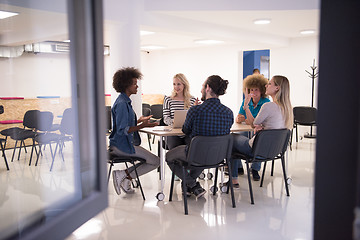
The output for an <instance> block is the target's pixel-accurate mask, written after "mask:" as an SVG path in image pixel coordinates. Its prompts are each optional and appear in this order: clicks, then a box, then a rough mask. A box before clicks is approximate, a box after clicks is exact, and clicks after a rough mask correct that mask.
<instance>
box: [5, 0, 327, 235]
mask: <svg viewBox="0 0 360 240" xmlns="http://www.w3.org/2000/svg"><path fill="white" fill-rule="evenodd" d="M30 5H31V6H30V9H31V13H30V16H31V21H29V22H28V23H27V24H29V25H28V26H31V27H28V28H25V30H23V31H22V33H23V36H21V35H17V34H11V33H2V35H3V36H4V37H2V38H1V41H2V43H1V45H4V46H12V47H16V46H22V45H27V44H32V43H39V42H44V41H56V42H63V41H65V40H68V38H69V36H68V29H67V21H68V20H67V15H66V14H64V12H66V3H65V2H61V1H60V2H58V3H56V4H55V5H54V4H49V3H46V2H44V1H32V2H31V4H30ZM0 6H2V7H4V6H6V8H8V10H11V8H12V9H13V11H15V12H21V11H28V10H29V9H27V8H28V7H25V6H24V5H22V4H21V1H14V2H13V3H8V2H7V1H4V2H1V5H0ZM103 9H104V12H103V14H104V35H103V37H104V45H105V46H108V47H109V48H108V50H109V53H105V54H104V94H106V96H107V97H108V96H109V95H111V98H110V100H109V98H107V99H106V100H107V104H109V105H111V104H112V102H113V101H114V100H115V99H116V96H117V93H116V92H115V91H114V90H113V89H112V85H111V84H112V75H113V73H114V72H115V71H116V70H117V69H119V68H120V67H123V66H135V67H138V68H140V69H141V71H142V73H143V74H144V77H143V79H142V80H141V81H140V82H141V84H140V91H139V94H137V95H136V96H135V97H133V98H132V100H133V106H134V109H135V111H136V112H137V113H138V115H141V114H140V113H141V103H142V96H143V95H149V94H170V92H171V89H172V77H173V75H175V74H176V73H179V72H182V73H184V74H185V75H186V76H187V77H188V79H189V81H190V85H191V93H192V94H193V95H194V96H196V97H199V96H200V89H201V84H202V83H203V81H204V80H205V79H206V77H208V76H210V75H213V74H217V75H220V76H221V77H223V78H224V79H228V80H229V82H230V85H229V89H228V91H227V94H226V95H224V96H223V97H221V102H222V103H224V104H225V105H227V106H229V107H230V108H231V109H232V110H233V112H234V113H237V111H238V108H239V106H240V104H241V102H242V79H243V52H244V51H249V50H269V51H270V65H269V66H270V68H269V73H270V76H273V75H277V74H280V75H284V76H287V77H288V78H289V80H290V82H291V101H292V104H293V106H310V105H311V104H312V103H311V94H312V89H311V79H310V78H309V76H308V73H307V72H306V71H305V70H308V71H310V70H311V68H310V67H311V66H313V64H315V65H316V66H317V65H318V63H319V50H320V47H319V36H320V35H319V33H320V1H303V2H302V3H298V4H292V3H289V2H287V1H275V2H273V3H271V4H270V3H268V2H266V1H255V2H251V3H248V2H246V1H227V2H226V3H223V2H218V1H196V2H192V1H183V2H182V4H181V5H179V4H178V3H176V2H174V1H146V0H144V1H136V2H133V1H125V0H124V1H112V0H105V1H103ZM35 16H36V17H35ZM15 17H16V16H15ZM15 17H14V18H15ZM48 17H51V21H50V22H47V21H46V19H48ZM263 17H265V18H268V19H271V20H272V23H271V24H269V25H268V26H266V25H260V26H257V25H254V24H253V21H254V20H256V19H259V18H263ZM0 21H1V20H0ZM6 21H7V22H6V24H7V25H6V26H7V27H8V26H9V23H14V22H15V21H14V22H12V21H11V20H6ZM23 24H24V23H23ZM272 24H273V25H275V26H272ZM4 25H5V24H4ZM11 27H12V26H11ZM14 29H16V27H14ZM308 29H313V30H315V32H314V33H312V34H310V35H302V34H301V33H300V31H301V30H308ZM140 31H143V32H144V31H148V32H152V34H149V35H140V34H139V33H140ZM17 33H18V32H17ZM203 39H215V40H221V41H222V42H221V43H218V44H215V45H200V44H198V43H195V42H194V41H195V40H203ZM150 45H156V46H158V47H159V49H154V50H153V49H151V47H150ZM0 61H1V64H0V68H1V71H0V72H2V80H1V82H2V87H1V88H0V96H4V97H13V96H14V97H18V96H21V97H24V98H25V99H35V98H37V96H60V100H59V99H58V98H54V99H52V100H49V101H50V105H55V104H58V103H59V102H61V101H62V99H69V98H71V94H72V89H71V88H72V85H71V84H72V83H71V80H70V78H71V65H70V58H69V54H68V53H62V54H54V53H46V52H44V53H41V52H40V53H35V52H34V51H28V52H26V51H25V52H24V53H23V54H22V55H21V56H19V57H5V58H1V59H0ZM19 69H20V70H19ZM15 70H16V71H15ZM314 93H315V102H314V103H313V104H314V106H315V107H317V106H318V103H317V99H318V96H317V93H318V85H317V81H316V84H315V89H314ZM41 107H42V108H43V109H44V110H46V106H41ZM5 113H6V112H5ZM3 116H4V114H3ZM58 120H59V119H58ZM299 131H300V133H299V134H300V136H303V135H304V134H306V133H307V132H309V128H307V127H301V128H300V129H299ZM142 137H143V141H142V142H143V143H142V144H143V145H144V147H145V148H148V145H147V140H146V138H144V137H145V135H142ZM156 144H157V142H155V144H154V145H153V146H152V149H153V151H154V152H156V149H157V145H156ZM66 151H69V152H68V153H67V152H66ZM6 154H7V157H8V159H11V154H12V151H9V150H6ZM46 154H47V155H46ZM64 154H65V155H66V154H69V156H70V155H71V154H72V149H71V147H69V148H67V149H66V148H65V151H64ZM315 155H316V139H306V138H303V139H301V140H300V141H299V142H297V143H296V142H293V149H292V151H289V152H288V159H289V160H288V161H289V164H288V171H289V172H290V173H291V178H292V181H291V183H290V197H286V196H285V194H284V187H283V182H282V181H281V168H280V165H276V168H275V175H274V177H270V176H267V178H266V179H265V181H266V184H267V185H265V187H263V188H262V189H260V188H259V187H258V186H257V187H255V188H256V190H255V201H256V203H255V205H251V204H250V202H249V196H248V188H247V184H246V181H245V177H240V190H237V192H236V203H237V208H235V209H232V208H231V206H230V198H229V196H227V195H225V194H220V193H219V194H217V196H216V197H212V196H210V195H208V194H207V195H206V197H205V199H204V200H203V201H201V200H200V201H199V200H194V199H193V200H190V201H189V209H190V216H184V215H183V212H182V201H181V194H180V192H179V189H178V194H177V197H178V199H176V201H175V202H168V201H167V198H165V200H164V201H158V200H157V199H156V198H155V195H156V193H157V191H158V189H157V188H158V181H157V173H156V172H152V173H151V174H149V175H146V176H144V177H143V179H142V182H143V183H145V184H144V191H145V195H146V198H147V199H146V200H145V201H143V200H142V198H141V195H140V193H139V191H138V190H136V192H135V194H133V195H125V194H122V195H120V196H117V195H116V193H115V191H114V189H113V187H112V182H111V181H112V179H111V178H110V183H109V186H108V193H107V194H108V205H109V207H108V208H107V209H105V210H104V211H103V212H101V213H99V214H98V215H97V216H95V217H94V218H93V219H91V220H89V221H88V222H87V223H85V224H84V225H83V227H80V228H79V229H78V230H77V231H75V232H73V233H72V234H71V235H69V237H68V239H117V238H120V237H122V236H123V237H124V238H126V239H138V238H141V237H147V238H150V239H165V238H169V237H172V238H175V239H180V238H181V239H183V238H185V237H187V238H195V237H208V238H210V239H215V238H223V237H224V238H225V237H237V236H239V237H240V236H244V238H245V239H260V238H264V237H267V238H269V239H312V238H313V234H314V233H313V227H314V225H313V221H314V211H315V210H314V172H315ZM70 158H71V157H70ZM28 159H29V153H27V154H23V155H22V158H20V160H19V161H17V160H14V162H10V161H9V163H10V170H9V171H6V169H5V168H4V167H2V168H1V175H2V177H1V179H3V180H4V182H7V183H8V184H5V185H4V184H2V186H1V187H2V188H4V191H2V192H3V193H5V195H4V196H3V201H2V203H3V204H2V205H3V206H2V207H0V209H2V211H4V210H6V211H8V210H9V209H11V210H13V209H19V206H20V201H23V199H28V202H29V203H28V204H34V208H33V209H37V207H39V208H40V209H41V208H42V207H44V204H43V203H41V204H39V201H38V197H39V196H40V198H44V199H46V200H47V201H49V203H46V204H45V205H47V204H55V203H57V200H58V199H62V198H66V194H67V192H73V191H74V188H73V186H72V185H73V184H74V179H72V178H73V176H72V175H71V174H72V172H71V171H72V170H71V169H72V168H73V166H72V164H71V161H69V162H61V161H60V160H59V159H60V158H58V160H59V161H57V162H56V163H55V167H54V170H53V171H52V172H49V171H48V167H49V161H50V162H51V160H50V157H49V155H48V153H47V152H45V151H44V156H43V157H42V158H40V159H41V161H40V165H39V166H36V167H35V166H28ZM105 161H106V160H105ZM70 175H71V176H70ZM24 176H26V178H25V179H27V180H30V181H29V182H28V183H30V182H31V181H36V182H37V184H39V183H41V184H44V185H45V186H46V189H47V191H50V192H51V193H50V194H51V195H52V196H51V198H50V197H49V196H47V195H48V193H47V191H45V192H42V191H43V190H40V192H41V193H38V192H37V191H36V190H31V191H28V190H29V189H31V186H32V185H31V184H29V185H24V183H23V181H22V180H23V179H24ZM169 176H170V171H169V170H168V171H167V175H166V177H167V179H166V180H167V181H166V186H165V195H166V197H167V196H168V189H169V187H168V185H167V184H168V183H169V181H168V180H169ZM14 179H16V182H17V184H15V185H12V184H10V181H11V182H12V181H14ZM203 184H204V186H208V187H210V185H211V180H204V181H203ZM254 185H256V183H255V184H254ZM11 186H12V187H11ZM19 186H22V187H21V188H19ZM23 186H26V188H25V189H27V191H25V190H24V189H23ZM21 189H22V190H21ZM59 189H60V190H62V191H57V190H59ZM38 190H39V189H38ZM63 190H64V191H63ZM33 191H34V192H36V193H37V194H39V196H38V195H37V194H35V195H33V194H32V192H33ZM14 192H15V194H14ZM23 193H24V198H22V199H15V201H11V203H10V201H9V200H10V199H11V200H13V199H12V198H11V194H14V196H17V197H18V196H19V194H20V195H21V196H22V194H23ZM62 194H64V195H62ZM44 196H47V197H44ZM56 196H58V199H56ZM4 203H6V204H4ZM8 204H9V205H8ZM6 206H11V207H9V208H7V207H6ZM20 209H21V210H19V212H21V214H20V213H19V212H16V211H15V214H13V215H16V217H15V218H14V219H16V220H18V215H19V216H20V217H21V216H23V215H26V214H27V211H28V210H27V209H26V208H20ZM6 211H5V212H6ZM30 212H31V211H30ZM264 216H265V217H264ZM9 219H11V217H9ZM154 219H156V221H154ZM189 219H190V220H189ZM4 226H5V227H6V225H4ZM4 226H3V228H4ZM186 227H187V228H189V229H190V230H188V231H186V230H184V228H186ZM139 228H141V231H138V229H139ZM84 229H85V230H84ZM82 230H83V232H84V233H83V234H84V235H81V234H80V235H79V232H81V231H82ZM89 233H91V234H89ZM77 234H78V235H77Z"/></svg>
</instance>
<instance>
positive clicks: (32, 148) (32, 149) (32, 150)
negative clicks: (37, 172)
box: [24, 139, 41, 166]
mask: <svg viewBox="0 0 360 240" xmlns="http://www.w3.org/2000/svg"><path fill="white" fill-rule="evenodd" d="M39 145H40V144H39ZM34 147H35V139H33V145H32V147H31V154H30V160H29V166H31V160H32V156H33V152H34ZM24 148H25V146H24ZM25 149H26V148H25ZM40 149H41V148H40Z"/></svg>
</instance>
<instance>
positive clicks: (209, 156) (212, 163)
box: [169, 134, 236, 215]
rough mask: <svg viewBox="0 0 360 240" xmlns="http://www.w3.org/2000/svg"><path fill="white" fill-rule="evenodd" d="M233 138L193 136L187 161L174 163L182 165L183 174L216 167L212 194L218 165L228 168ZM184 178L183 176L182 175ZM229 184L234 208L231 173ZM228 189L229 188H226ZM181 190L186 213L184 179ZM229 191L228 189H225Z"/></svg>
mask: <svg viewBox="0 0 360 240" xmlns="http://www.w3.org/2000/svg"><path fill="white" fill-rule="evenodd" d="M232 142H233V138H232V136H231V135H230V134H229V135H223V136H195V137H194V138H192V139H191V143H190V147H189V150H188V154H187V161H181V160H175V162H174V164H178V165H180V166H182V169H183V176H185V171H187V170H190V169H195V168H200V169H210V168H216V171H215V180H214V186H213V188H212V189H213V191H212V192H213V195H215V194H216V190H217V188H216V183H217V178H218V169H219V167H223V166H228V168H229V170H231V168H230V157H231V151H232ZM183 179H185V177H183ZM174 180H175V173H174V172H173V173H172V176H171V186H170V196H169V201H172V194H173V188H174ZM229 185H230V190H231V200H232V207H233V208H235V207H236V205H235V198H234V189H233V185H232V178H231V174H230V175H229ZM228 189H229V188H228ZM182 192H183V200H184V210H185V215H187V214H188V205H187V196H186V181H185V180H184V181H182ZM227 192H229V191H227Z"/></svg>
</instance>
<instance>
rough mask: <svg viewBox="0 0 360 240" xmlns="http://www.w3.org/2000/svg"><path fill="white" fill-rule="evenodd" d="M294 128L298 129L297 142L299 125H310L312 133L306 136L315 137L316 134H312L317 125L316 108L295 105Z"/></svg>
mask: <svg viewBox="0 0 360 240" xmlns="http://www.w3.org/2000/svg"><path fill="white" fill-rule="evenodd" d="M293 112H294V128H295V131H296V142H298V128H297V126H298V125H304V126H310V127H311V132H310V135H306V136H305V137H310V138H313V137H315V135H313V134H312V127H313V126H315V125H316V112H317V110H316V108H314V107H294V108H293Z"/></svg>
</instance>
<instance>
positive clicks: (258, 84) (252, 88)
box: [232, 72, 270, 187]
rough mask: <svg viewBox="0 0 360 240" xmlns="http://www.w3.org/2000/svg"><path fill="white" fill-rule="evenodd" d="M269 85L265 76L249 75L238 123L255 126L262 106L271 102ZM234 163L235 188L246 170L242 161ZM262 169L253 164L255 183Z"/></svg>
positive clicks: (245, 82) (259, 164) (246, 79)
mask: <svg viewBox="0 0 360 240" xmlns="http://www.w3.org/2000/svg"><path fill="white" fill-rule="evenodd" d="M267 84H268V80H267V79H266V78H265V77H264V76H263V75H261V74H259V73H255V72H254V74H253V75H249V76H247V77H246V78H245V79H244V95H245V98H244V100H243V102H242V104H241V107H240V110H239V113H238V115H237V117H236V119H235V121H236V122H237V123H242V122H245V123H246V124H248V125H252V126H253V122H254V119H255V118H256V116H257V115H258V113H259V111H260V109H261V107H262V105H263V104H264V103H267V102H270V100H269V99H268V98H267V95H266V85H267ZM244 106H247V107H244ZM244 134H245V135H246V136H247V135H248V133H244ZM234 136H235V135H234ZM232 162H233V167H232V177H233V179H234V186H235V187H239V184H238V180H237V178H238V174H240V175H243V174H244V168H243V166H242V164H241V160H238V159H234V160H233V161H232ZM260 167H261V163H253V164H252V165H251V172H252V175H253V179H254V180H255V181H258V180H260V175H259V173H258V171H259V170H260Z"/></svg>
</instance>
